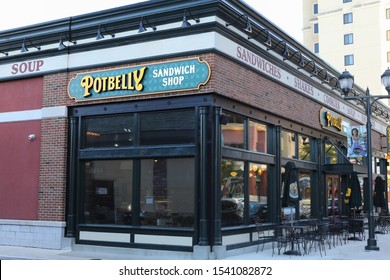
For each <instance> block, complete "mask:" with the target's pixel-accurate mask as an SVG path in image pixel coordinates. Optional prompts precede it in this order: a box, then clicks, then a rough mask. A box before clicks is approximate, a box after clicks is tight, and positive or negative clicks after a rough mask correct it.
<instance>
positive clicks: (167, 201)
mask: <svg viewBox="0 0 390 280" xmlns="http://www.w3.org/2000/svg"><path fill="white" fill-rule="evenodd" d="M194 170H195V167H194V159H192V158H155V159H143V160H141V178H140V185H141V190H140V209H141V212H140V224H141V225H150V226H161V227H170V226H173V227H192V226H193V225H194V188H195V187H194V184H195V174H194V172H195V171H194Z"/></svg>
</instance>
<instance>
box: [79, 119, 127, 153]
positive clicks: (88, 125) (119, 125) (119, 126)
mask: <svg viewBox="0 0 390 280" xmlns="http://www.w3.org/2000/svg"><path fill="white" fill-rule="evenodd" d="M84 127H85V129H84V131H85V132H84V143H83V145H82V146H83V148H101V147H111V148H117V147H124V146H133V144H134V141H133V140H134V122H133V115H132V114H129V115H119V116H102V117H100V116H99V117H88V118H85V119H84Z"/></svg>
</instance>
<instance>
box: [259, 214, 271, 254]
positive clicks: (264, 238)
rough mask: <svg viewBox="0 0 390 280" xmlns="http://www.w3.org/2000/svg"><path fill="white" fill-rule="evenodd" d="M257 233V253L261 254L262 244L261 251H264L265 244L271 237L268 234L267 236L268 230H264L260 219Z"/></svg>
mask: <svg viewBox="0 0 390 280" xmlns="http://www.w3.org/2000/svg"><path fill="white" fill-rule="evenodd" d="M256 231H257V249H256V253H257V252H259V248H260V244H261V251H263V250H264V244H265V242H266V241H267V239H268V238H269V236H268V234H266V233H267V232H268V230H264V228H263V227H262V225H261V222H260V220H259V219H257V220H256Z"/></svg>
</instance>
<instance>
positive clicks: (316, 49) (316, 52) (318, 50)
mask: <svg viewBox="0 0 390 280" xmlns="http://www.w3.org/2000/svg"><path fill="white" fill-rule="evenodd" d="M319 52H320V44H319V43H314V53H315V54H318V53H319Z"/></svg>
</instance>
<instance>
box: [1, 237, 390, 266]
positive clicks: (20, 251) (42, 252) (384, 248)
mask: <svg viewBox="0 0 390 280" xmlns="http://www.w3.org/2000/svg"><path fill="white" fill-rule="evenodd" d="M376 240H377V245H378V247H379V251H366V250H365V246H366V245H367V240H363V241H352V240H350V241H348V242H347V244H342V245H340V244H338V245H336V246H335V247H333V246H332V247H331V248H330V249H329V247H326V255H325V253H324V252H323V254H322V256H321V255H320V251H319V250H318V249H317V250H314V249H313V250H312V251H311V252H310V254H307V255H302V256H289V255H284V254H283V253H281V254H280V255H278V254H277V252H276V254H274V255H273V254H272V248H271V244H266V246H265V247H264V250H263V251H261V246H260V250H259V252H258V253H256V252H255V251H256V246H254V247H253V248H251V249H252V252H248V253H245V254H237V255H232V256H227V257H226V258H225V259H226V260H290V259H293V260H390V233H387V234H377V235H376ZM82 248H83V249H76V250H75V249H70V248H69V249H63V250H51V249H37V248H28V247H13V246H0V259H3V260H93V259H100V260H148V259H149V260H151V259H161V260H164V259H166V260H170V259H171V260H172V259H185V258H184V257H181V256H180V253H177V252H176V254H170V253H166V254H164V253H163V252H160V254H159V255H156V254H151V255H149V256H148V255H145V254H143V255H142V254H139V253H136V251H135V250H129V249H126V250H121V249H117V250H115V249H112V248H111V249H108V248H107V247H106V248H104V247H100V248H99V246H84V247H82ZM138 250H139V249H138ZM132 252H133V253H132ZM230 254H231V253H229V255H230Z"/></svg>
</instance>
